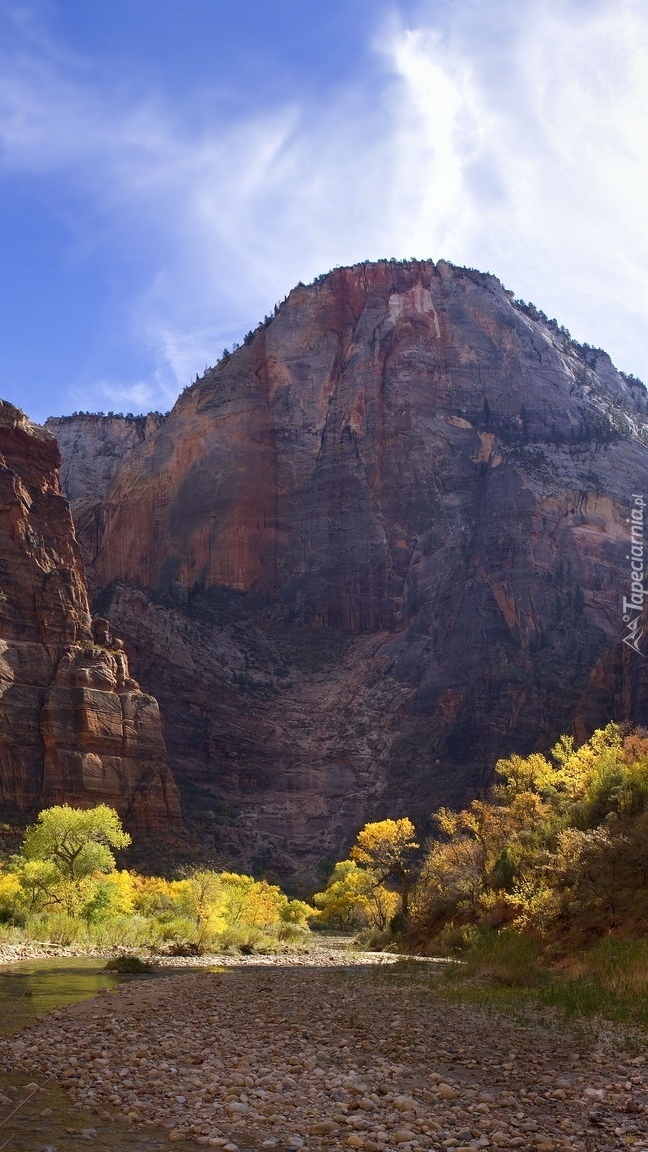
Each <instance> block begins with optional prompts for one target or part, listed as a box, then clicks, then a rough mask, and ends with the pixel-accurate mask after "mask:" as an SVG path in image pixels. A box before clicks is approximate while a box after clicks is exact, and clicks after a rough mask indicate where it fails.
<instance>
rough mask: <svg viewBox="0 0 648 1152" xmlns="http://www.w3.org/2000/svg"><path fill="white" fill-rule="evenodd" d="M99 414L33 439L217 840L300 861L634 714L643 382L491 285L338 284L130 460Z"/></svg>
mask: <svg viewBox="0 0 648 1152" xmlns="http://www.w3.org/2000/svg"><path fill="white" fill-rule="evenodd" d="M106 420H108V418H106ZM112 420H113V423H112V424H111V425H110V427H108V426H107V425H106V426H104V424H103V423H102V421H101V420H100V418H97V417H78V418H76V419H71V418H68V419H67V420H66V421H64V422H62V421H52V422H50V425H49V426H50V427H51V428H52V430H53V431H55V432H56V434H57V436H59V438H60V444H61V449H62V453H63V476H64V478H65V483H66V489H67V491H68V493H69V495H70V497H71V499H72V508H73V514H74V516H75V520H76V524H77V531H78V535H79V540H80V543H81V546H82V549H83V551H84V555H85V558H86V562H87V564H88V568H89V572H90V579H91V582H92V587H93V588H94V589H96V590H97V592H98V594H99V600H98V607H99V608H100V609H101V611H103V612H105V613H106V614H107V615H109V616H110V618H111V620H112V621H113V623H114V625H115V627H116V628H117V629H118V630H119V631H120V633H121V634H123V635H127V636H128V638H129V650H130V652H131V657H132V661H133V665H134V668H135V670H136V674H137V676H138V678H139V679H140V680H141V682H142V684H143V685H145V686H146V688H147V690H148V691H151V692H153V693H154V694H155V696H156V697H157V699H158V700H159V701H160V706H161V709H162V712H163V715H164V717H165V724H166V727H165V734H166V739H167V744H168V749H169V757H170V763H171V765H172V768H173V771H174V774H175V776H176V779H177V781H178V783H179V785H180V787H181V790H182V791H183V792H184V795H185V797H186V801H187V805H188V807H189V809H190V810H193V812H194V814H197V815H198V816H199V818H200V820H201V821H202V826H203V827H204V829H205V831H204V835H205V838H206V840H207V841H208V842H213V844H214V845H220V846H221V847H223V848H226V849H229V850H234V851H238V852H240V853H241V859H242V860H245V861H246V862H248V863H249V862H250V861H253V862H256V863H257V864H259V863H260V862H268V863H269V862H272V863H273V865H274V866H275V867H278V868H279V869H280V870H281V869H285V870H290V869H293V868H298V869H300V868H311V869H312V868H313V867H314V866H315V863H316V862H317V860H318V859H320V858H328V857H331V856H333V857H335V856H336V855H338V854H339V853H340V852H342V851H344V850H345V849H346V847H347V846H348V843H349V840H350V839H351V838H352V837H353V835H354V834H355V832H356V831H357V829H358V827H359V826H360V825H361V824H362V823H363V822H364V821H365V820H367V819H372V818H380V817H381V816H384V815H393V816H400V815H403V814H408V815H410V816H412V817H414V818H417V819H418V820H419V821H420V820H423V819H424V818H426V817H427V816H428V815H429V812H430V811H431V809H432V808H433V807H435V806H436V805H438V804H440V803H453V802H458V801H461V800H463V799H465V798H466V797H467V796H468V795H469V794H470V793H471V792H474V790H475V789H477V788H479V787H481V786H483V784H484V783H485V782H486V780H487V779H488V777H489V774H490V772H491V770H492V767H493V764H494V761H495V760H496V758H497V757H498V756H501V755H506V754H508V753H510V752H511V751H513V750H518V751H530V750H531V749H533V748H537V747H539V748H543V747H546V746H547V745H548V744H549V743H550V742H551V741H552V740H553V739H554V738H555V737H557V735H558V734H559V733H560V732H563V731H570V730H572V729H574V730H575V731H577V732H579V733H581V734H584V733H586V732H588V731H589V730H591V728H592V727H593V726H595V725H597V724H600V723H605V722H606V721H607V720H608V719H610V718H612V717H614V718H617V719H626V718H629V719H632V720H634V721H635V722H641V721H642V720H644V719H645V701H646V674H647V673H646V671H645V669H646V661H645V660H644V659H643V658H642V657H641V656H640V655H638V654H637V653H636V652H633V651H631V650H630V648H629V647H628V646H627V645H624V644H623V642H622V641H623V637H624V635H625V631H624V630H625V628H626V625H625V624H624V623H623V621H622V618H621V603H622V598H623V595H624V594H625V592H626V591H627V589H628V584H629V579H630V577H629V572H628V561H627V560H626V559H625V557H626V555H628V554H629V529H628V524H627V520H628V518H629V509H630V507H631V506H632V501H633V499H634V495H635V494H641V493H644V494H645V493H648V456H647V453H646V448H645V447H644V443H643V440H644V439H645V437H646V429H647V427H648V423H647V419H646V394H645V391H644V389H643V388H642V387H641V386H640V385H638V383H637V382H635V381H633V380H632V379H627V378H624V377H622V376H621V375H619V374H618V373H617V372H616V371H615V369H614V368H613V366H612V364H611V362H610V360H609V358H608V357H607V356H606V354H605V353H603V352H600V351H596V350H594V349H591V348H587V347H585V348H581V347H579V346H577V345H575V344H574V343H573V342H572V341H571V340H570V339H569V336H568V334H567V333H565V332H564V330H561V329H559V328H558V326H557V325H556V324H555V323H554V322H547V321H546V319H545V318H543V317H542V315H539V314H538V313H537V312H535V310H534V309H532V308H529V307H522V306H520V305H519V304H516V303H515V302H514V301H513V299H512V295H511V293H509V292H507V291H506V290H505V289H504V288H503V287H502V285H501V284H500V283H499V281H498V280H496V279H495V278H494V277H493V276H489V275H484V274H481V273H478V272H475V271H472V270H466V269H458V268H454V267H452V266H451V265H449V264H447V263H445V262H443V261H439V262H438V263H437V264H434V263H432V262H414V261H412V262H408V263H405V264H398V263H391V262H382V263H378V264H363V265H358V266H356V267H353V268H347V269H338V270H336V271H334V272H332V273H330V274H329V275H327V276H324V277H322V278H320V280H319V281H318V282H316V283H315V284H313V285H311V286H309V287H303V286H300V287H298V288H296V289H295V290H294V291H293V292H291V294H290V295H289V297H288V298H287V300H286V301H285V302H284V303H283V304H282V305H281V307H280V308H279V309H278V311H277V312H276V314H275V316H274V318H272V319H271V320H270V321H268V322H266V323H265V324H264V325H262V326H261V327H260V328H259V329H258V330H257V331H256V332H255V333H254V334H251V335H250V337H248V338H247V340H246V342H245V344H244V345H243V347H241V348H240V349H238V350H237V351H235V352H234V353H233V354H231V355H230V356H228V357H225V358H223V359H222V360H221V361H220V362H219V364H218V365H217V366H216V367H215V368H213V369H211V370H210V371H208V372H207V373H206V374H205V376H204V377H203V378H202V379H201V380H199V381H198V382H197V383H196V384H195V385H193V386H192V387H191V388H188V389H186V390H185V392H184V393H183V395H182V396H181V397H180V398H179V400H178V402H177V403H176V405H175V407H174V408H173V410H172V411H171V413H170V414H169V415H168V416H167V417H166V418H165V419H164V420H162V421H160V420H159V419H158V418H156V419H155V421H154V422H152V423H150V424H149V425H147V426H146V427H144V428H143V434H142V435H141V436H140V438H139V440H138V441H137V442H135V440H134V439H133V436H132V434H131V431H129V428H128V427H127V423H128V422H126V423H125V424H124V426H123V428H122V429H121V430H120V428H119V424H118V423H117V424H115V421H114V418H112ZM63 425H64V426H63ZM101 436H105V437H106V438H107V440H109V441H110V443H111V445H112V446H113V447H111V449H110V451H111V452H112V453H113V458H112V461H111V464H110V468H106V467H105V461H104V462H103V463H102V462H101V460H99V459H98V458H97V456H96V454H95V453H93V452H92V451H89V449H88V445H89V444H95V443H96V442H97V438H98V437H99V438H100V437H101ZM120 445H123V447H121V446H120ZM81 478H82V483H81ZM210 837H211V841H210V839H209V838H210Z"/></svg>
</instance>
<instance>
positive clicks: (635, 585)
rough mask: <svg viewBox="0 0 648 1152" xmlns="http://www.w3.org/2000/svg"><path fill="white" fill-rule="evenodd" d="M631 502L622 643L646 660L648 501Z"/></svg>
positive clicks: (636, 497) (628, 521) (641, 498)
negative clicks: (647, 535) (647, 521)
mask: <svg viewBox="0 0 648 1152" xmlns="http://www.w3.org/2000/svg"><path fill="white" fill-rule="evenodd" d="M632 499H633V501H634V503H633V505H632V508H631V509H630V518H629V520H627V521H626V523H627V524H629V525H630V552H629V553H628V554H627V556H626V560H629V561H630V570H629V573H628V575H629V578H630V579H629V586H630V596H624V597H623V608H622V615H623V623H624V624H625V626H626V631H625V636H624V637H623V643H624V644H627V645H628V647H629V648H632V649H633V651H635V652H638V653H639V655H640V656H644V655H645V653H644V652H642V651H641V647H640V644H641V640H642V638H643V636H644V634H645V631H646V630H645V628H644V626H643V623H642V616H643V607H644V596H645V595H646V589H645V588H644V512H645V501H644V498H643V496H638V495H636V494H634V493H633V496H632Z"/></svg>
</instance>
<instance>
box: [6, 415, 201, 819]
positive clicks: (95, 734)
mask: <svg viewBox="0 0 648 1152" xmlns="http://www.w3.org/2000/svg"><path fill="white" fill-rule="evenodd" d="M58 465H59V452H58V448H57V444H56V440H55V439H54V437H53V436H51V435H50V434H49V433H48V432H46V431H45V430H44V429H42V428H39V427H37V426H36V425H34V424H31V423H30V422H29V421H28V420H27V418H26V417H25V416H24V415H23V413H22V412H20V411H19V410H18V409H17V408H14V407H13V406H12V405H10V404H6V403H3V402H1V401H0V802H1V803H2V805H3V807H4V809H5V811H7V812H12V813H13V812H16V811H17V812H19V813H26V814H29V815H31V814H33V813H34V812H35V811H37V810H38V809H39V808H40V807H43V806H45V805H48V804H52V803H60V802H69V803H75V804H80V805H83V806H87V805H90V804H94V803H101V802H106V803H109V804H112V805H114V807H116V808H117V809H118V811H119V812H120V814H122V815H123V816H125V817H126V818H128V819H129V820H130V821H131V823H134V824H136V825H138V826H139V827H142V828H158V827H167V826H168V825H169V823H170V822H171V823H174V822H176V823H177V822H179V821H180V807H179V801H178V793H177V789H176V787H175V784H174V782H173V778H172V777H171V774H170V772H169V768H168V765H167V762H166V749H165V746H164V740H163V737H162V728H161V723H160V716H159V711H158V706H157V702H156V701H155V700H154V699H153V698H152V697H150V696H148V695H146V694H144V693H142V692H140V690H139V686H138V684H137V683H136V682H135V681H134V680H132V679H131V678H130V674H129V672H128V663H127V658H126V655H125V653H124V651H123V649H122V648H121V647H120V646H119V645H118V644H115V642H113V640H112V638H110V646H109V647H106V646H105V645H102V644H101V643H98V642H97V641H96V640H95V638H93V634H92V631H91V621H90V614H89V610H88V599H87V592H86V586H85V576H84V571H83V562H82V559H81V556H80V553H79V548H78V545H77V543H76V540H75V536H74V528H73V524H72V519H71V516H70V510H69V506H68V502H67V500H66V498H65V497H64V496H63V494H62V492H61V490H60V487H59V480H58V471H57V470H58Z"/></svg>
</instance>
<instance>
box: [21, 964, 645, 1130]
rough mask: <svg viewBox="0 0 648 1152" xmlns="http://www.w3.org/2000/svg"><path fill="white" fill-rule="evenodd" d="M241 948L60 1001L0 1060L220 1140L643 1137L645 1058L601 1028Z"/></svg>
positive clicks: (393, 972)
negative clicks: (235, 955)
mask: <svg viewBox="0 0 648 1152" xmlns="http://www.w3.org/2000/svg"><path fill="white" fill-rule="evenodd" d="M246 959H247V961H248V962H247V963H241V962H240V960H239V962H238V963H236V964H232V966H229V967H226V966H225V965H223V966H222V968H221V970H220V971H213V970H210V969H209V968H208V967H207V968H203V969H199V968H198V969H197V970H196V971H192V972H190V973H187V972H185V973H182V974H180V973H176V974H170V975H163V976H160V977H155V978H147V979H141V980H137V981H133V982H131V983H129V984H126V985H122V986H121V987H120V988H119V989H117V990H113V991H110V992H104V993H102V994H101V995H100V996H98V997H97V998H95V999H94V1000H90V1001H84V1002H83V1003H79V1004H76V1005H74V1006H73V1007H71V1008H66V1009H63V1010H60V1011H57V1012H56V1013H53V1014H51V1015H49V1016H47V1017H45V1018H44V1019H43V1020H42V1021H40V1022H39V1023H37V1024H36V1025H35V1026H33V1027H31V1028H29V1029H27V1030H25V1031H23V1032H22V1033H20V1034H19V1036H18V1037H17V1038H15V1039H12V1040H10V1041H6V1040H3V1041H0V1065H2V1066H3V1067H4V1068H5V1069H7V1070H8V1069H10V1068H11V1069H13V1070H14V1071H18V1072H20V1073H21V1074H22V1075H24V1076H25V1078H26V1080H28V1081H30V1082H33V1083H34V1085H36V1084H38V1083H40V1082H42V1080H43V1079H44V1078H45V1077H47V1076H49V1075H50V1074H51V1075H53V1076H54V1077H55V1078H56V1080H58V1082H59V1083H60V1084H61V1085H63V1087H64V1088H66V1089H67V1091H68V1092H69V1093H70V1095H71V1096H72V1097H73V1098H74V1100H75V1101H76V1102H77V1106H79V1107H83V1108H86V1109H90V1110H91V1111H94V1112H95V1114H98V1115H99V1116H101V1118H102V1119H103V1120H108V1119H112V1118H114V1119H115V1120H120V1119H121V1120H126V1121H127V1122H130V1123H131V1124H132V1125H133V1126H135V1127H136V1128H141V1129H145V1130H146V1129H148V1130H152V1129H153V1128H155V1127H156V1126H159V1125H162V1126H163V1127H164V1129H166V1133H167V1135H166V1139H167V1140H168V1141H169V1142H170V1143H175V1142H177V1143H182V1142H187V1143H188V1144H189V1145H190V1146H194V1145H206V1146H208V1147H212V1148H221V1149H224V1152H236V1150H237V1149H241V1150H242V1149H255V1150H258V1149H276V1150H277V1152H325V1150H326V1152H329V1150H336V1149H347V1148H358V1149H364V1150H365V1152H418V1150H419V1149H421V1150H427V1149H448V1150H449V1152H467V1150H468V1149H470V1150H471V1152H473V1150H479V1149H488V1150H490V1152H504V1150H505V1149H521V1150H522V1152H619V1149H623V1148H627V1147H634V1148H635V1149H636V1150H637V1152H638V1150H639V1149H645V1148H648V1112H647V1110H646V1108H647V1103H648V1098H647V1096H646V1068H645V1058H644V1056H642V1055H639V1056H637V1055H634V1056H630V1055H628V1053H619V1052H618V1051H615V1048H614V1044H613V1042H612V1040H611V1039H609V1038H608V1039H607V1040H601V1039H600V1038H599V1039H598V1040H596V1042H594V1040H592V1041H590V1042H588V1041H587V1038H582V1037H581V1038H580V1039H579V1038H577V1036H576V1035H573V1036H572V1035H571V1034H570V1033H569V1032H568V1031H567V1030H566V1029H565V1028H564V1027H559V1026H558V1025H553V1026H552V1025H551V1024H550V1023H549V1024H543V1025H542V1026H540V1025H536V1024H533V1025H528V1024H523V1023H519V1022H515V1021H513V1020H511V1019H510V1018H508V1017H505V1016H501V1015H498V1016H495V1015H492V1014H488V1013H486V1012H482V1011H480V1010H478V1009H476V1008H473V1007H470V1006H466V1005H465V1004H461V1005H459V1004H456V1003H454V1002H451V1001H448V1000H447V999H444V998H443V996H442V995H440V994H439V993H438V992H437V991H436V990H435V981H434V980H433V979H431V978H430V977H431V971H430V968H429V966H427V965H421V966H420V973H421V979H419V977H418V973H417V972H416V971H414V972H413V973H412V972H409V973H407V975H403V973H402V971H401V969H400V966H396V967H393V966H392V965H391V964H380V963H374V964H373V965H371V964H367V963H365V962H364V959H366V958H363V957H362V956H353V954H349V953H334V952H331V953H327V952H326V951H325V950H324V951H319V952H315V953H311V954H307V955H296V956H293V957H290V958H287V957H285V956H282V957H274V958H267V962H265V963H260V960H259V958H258V957H250V958H246ZM265 959H266V958H264V960H265ZM288 961H289V962H288ZM423 977H424V978H423ZM26 1086H27V1085H26ZM89 1143H90V1144H91V1138H90V1140H89Z"/></svg>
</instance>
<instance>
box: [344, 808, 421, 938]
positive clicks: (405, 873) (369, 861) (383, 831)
mask: <svg viewBox="0 0 648 1152" xmlns="http://www.w3.org/2000/svg"><path fill="white" fill-rule="evenodd" d="M419 847H420V845H419V844H417V842H416V829H415V827H414V825H413V824H412V821H411V820H408V819H407V817H406V816H403V817H401V819H399V820H378V821H376V822H375V823H371V824H365V826H364V828H362V830H361V831H360V832H358V835H357V837H356V842H355V844H354V845H353V847H352V849H351V851H350V853H349V855H350V857H351V859H352V860H355V862H356V863H357V864H360V865H362V866H364V867H365V868H367V869H368V870H369V871H370V872H371V874H372V876H373V877H374V878H375V883H376V884H384V883H385V881H387V880H393V881H395V882H396V883H397V885H398V887H399V890H400V898H401V911H402V914H403V916H407V913H408V903H409V890H410V884H411V877H412V859H413V856H414V854H415V853H416V850H417V849H418V848H419Z"/></svg>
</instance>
